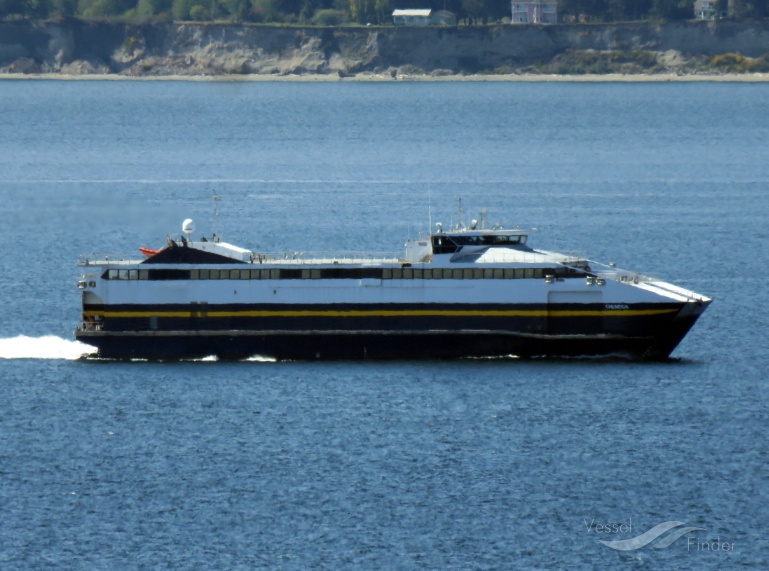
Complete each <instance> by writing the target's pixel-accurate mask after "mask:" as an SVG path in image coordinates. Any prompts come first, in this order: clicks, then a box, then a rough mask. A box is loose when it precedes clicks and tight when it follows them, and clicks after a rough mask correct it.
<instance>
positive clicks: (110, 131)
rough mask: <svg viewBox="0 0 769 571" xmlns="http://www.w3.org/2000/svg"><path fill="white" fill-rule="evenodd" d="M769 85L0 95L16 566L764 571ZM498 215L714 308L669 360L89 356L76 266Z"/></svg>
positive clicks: (113, 88)
mask: <svg viewBox="0 0 769 571" xmlns="http://www.w3.org/2000/svg"><path fill="white" fill-rule="evenodd" d="M768 98H769V85H766V84H741V83H740V84H737V83H674V84H625V83H622V84H611V83H605V84H604V83H600V84H566V83H553V84H550V83H394V82H393V83H386V84H368V83H365V84H364V83H328V84H326V83H324V84H300V83H247V82H246V83H244V82H189V83H187V82H130V81H126V82H112V81H109V82H100V81H85V82H80V81H77V82H75V81H72V82H61V81H4V82H2V83H0V104H1V108H2V110H3V113H2V121H0V237H1V238H2V241H3V243H4V248H3V254H2V255H1V256H0V292H2V293H1V294H0V295H2V302H3V303H2V308H3V309H2V313H0V315H2V317H1V318H0V372H1V373H2V374H1V375H0V515H1V516H2V517H0V566H1V567H2V568H3V569H40V568H51V569H108V568H109V569H132V568H174V569H214V568H218V569H342V568H344V569H594V568H643V569H652V568H668V569H671V568H675V569H726V568H744V569H760V568H766V567H767V566H768V565H769V561H767V560H768V559H769V557H768V556H767V553H769V540H767V538H766V533H765V530H766V529H767V528H768V527H769V515H768V514H769V512H767V510H766V506H767V505H769V477H768V476H767V464H768V462H769V445H767V439H766V428H767V423H768V422H769V414H768V411H767V402H768V401H769V398H768V397H769V394H768V392H769V391H768V390H767V388H768V381H767V375H766V371H767V370H768V369H769V358H767V334H766V331H767V330H768V327H767V325H769V319H767V313H766V305H767V300H768V299H769V295H767V293H766V283H767V278H768V277H769V276H768V275H767V274H768V273H769V271H768V270H767V268H768V267H769V263H768V262H769V255H768V254H767V244H768V243H769V240H768V238H769V231H768V230H769V224H768V223H767V217H768V215H769V196H767V183H768V182H769V165H768V164H767V160H766V148H767V142H768V141H769V114H767V113H766V101H767V99H768ZM214 193H215V194H216V195H217V196H218V197H219V200H218V201H216V207H217V208H218V216H217V215H215V213H214V206H215V203H214V200H213V199H212V195H213V194H214ZM459 198H461V199H462V203H461V204H462V207H463V210H462V211H460V208H459V202H458V199H459ZM484 208H486V209H488V215H487V219H488V221H489V223H491V224H493V223H495V222H501V223H503V224H504V225H506V226H516V225H520V226H521V227H524V228H530V229H531V236H530V243H531V244H532V245H533V246H535V247H542V248H546V249H552V250H557V251H565V252H574V253H578V254H581V255H587V256H588V257H590V258H592V259H597V260H600V261H603V262H612V261H613V262H616V263H617V265H618V266H620V267H624V268H629V269H633V270H637V271H641V272H643V273H646V274H648V275H653V276H657V277H660V278H663V279H666V280H669V281H671V282H673V283H676V284H678V285H681V286H683V287H687V288H690V289H693V290H694V291H697V292H700V293H703V294H705V295H708V296H712V297H714V298H715V301H714V303H713V305H712V306H711V307H710V308H709V309H708V311H707V312H706V313H705V314H704V315H703V317H702V318H701V319H700V321H699V322H698V323H697V324H696V325H695V327H694V329H693V330H692V331H691V332H690V334H689V335H688V336H687V337H686V338H685V339H684V341H683V342H682V343H681V345H680V346H679V347H678V349H677V350H676V351H675V352H674V353H673V358H672V359H671V360H670V361H669V362H665V363H648V364H647V363H628V362H614V361H611V362H604V361H590V360H587V361H586V360H566V361H558V360H556V361H547V360H545V361H538V360H534V361H526V360H518V359H513V358H510V359H499V360H465V361H456V362H385V363H383V362H360V363H303V362H289V363H276V362H269V361H267V362H265V360H264V359H260V358H259V357H258V356H255V358H254V359H251V360H249V361H247V362H241V363H219V362H210V361H205V362H187V363H176V364H171V363H160V364H158V363H146V362H133V363H116V362H93V361H82V360H78V357H79V356H80V355H81V354H83V353H84V352H87V351H88V347H87V346H83V345H81V344H78V343H76V342H75V341H74V340H73V336H72V332H73V330H74V328H75V326H76V324H77V322H78V318H79V303H80V292H79V290H77V287H76V280H77V276H78V272H77V268H76V265H75V263H76V260H77V258H78V256H79V255H87V254H91V253H100V254H103V255H110V256H116V257H120V256H130V257H135V256H137V255H138V248H139V247H140V246H147V247H159V246H162V245H163V244H164V243H165V236H166V235H167V234H178V233H179V232H180V229H181V222H182V221H183V220H184V219H185V218H193V219H194V220H195V222H196V225H197V228H198V235H201V234H205V235H208V236H210V235H211V233H213V232H214V231H216V232H217V233H218V234H219V235H220V236H222V238H223V239H224V240H227V241H229V242H232V243H235V244H238V245H241V246H244V247H248V248H250V249H255V250H259V251H265V252H277V253H280V252H289V253H294V252H302V253H305V254H312V253H324V252H326V253H333V252H357V253H389V254H394V253H399V252H401V251H402V246H403V243H404V242H405V240H406V239H408V238H410V237H411V238H415V237H417V236H419V235H420V233H423V235H424V233H425V232H427V231H428V228H429V226H430V224H432V225H434V224H435V223H436V222H442V223H443V224H444V226H449V225H453V224H456V223H457V222H458V221H459V220H462V221H464V222H469V221H470V220H471V219H473V218H475V219H480V212H481V210H482V209H484ZM666 522H672V523H669V524H668V525H667V526H666V527H667V528H669V529H668V530H667V531H664V530H663V531H664V533H663V531H660V529H661V528H656V526H658V525H660V524H665V523H666ZM676 522H677V523H676ZM655 528H656V530H655ZM649 530H654V531H652V533H651V536H653V537H652V539H653V541H650V542H649V543H647V544H644V541H645V540H644V539H643V537H645V538H646V539H649V537H650V536H643V537H642V538H639V539H636V540H635V543H632V544H631V545H630V546H629V547H628V546H627V545H625V549H624V550H621V549H617V548H616V547H618V544H612V543H611V542H614V541H622V540H632V539H633V538H638V537H639V536H642V534H644V533H645V532H647V531H649ZM675 534H680V537H679V538H678V539H676V538H675ZM602 541H604V542H606V543H602ZM642 544H643V545H642ZM725 546H726V547H725Z"/></svg>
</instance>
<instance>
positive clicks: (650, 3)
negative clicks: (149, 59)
mask: <svg viewBox="0 0 769 571" xmlns="http://www.w3.org/2000/svg"><path fill="white" fill-rule="evenodd" d="M727 1H728V2H729V5H730V13H731V14H732V15H733V17H735V18H737V19H750V18H763V17H767V16H769V0H717V5H718V9H719V10H720V11H723V12H726V5H727ZM510 4H511V3H510V0H0V20H2V19H5V20H19V19H48V18H53V19H57V18H71V17H78V18H87V19H93V18H98V19H107V20H128V21H132V20H133V21H135V20H137V19H139V20H142V19H145V20H146V19H160V20H172V19H173V20H196V21H227V22H259V23H278V24H301V25H317V26H338V25H344V24H353V25H354V24H362V25H366V24H376V25H390V24H392V16H391V14H392V11H393V9H395V8H432V9H433V10H434V11H438V10H444V9H445V10H449V11H451V12H453V13H455V14H456V15H457V17H458V19H459V22H460V23H462V24H488V23H492V22H503V21H509V18H510V11H511V6H510ZM693 6H694V0H558V14H559V18H560V20H561V21H564V22H625V21H638V20H648V19H652V20H688V19H691V18H692V17H693V14H694V7H693Z"/></svg>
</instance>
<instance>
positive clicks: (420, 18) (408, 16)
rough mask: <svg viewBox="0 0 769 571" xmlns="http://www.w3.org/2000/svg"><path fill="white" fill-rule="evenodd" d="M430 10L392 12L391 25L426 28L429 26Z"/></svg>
mask: <svg viewBox="0 0 769 571" xmlns="http://www.w3.org/2000/svg"><path fill="white" fill-rule="evenodd" d="M431 13H432V10H430V9H418V10H393V24H395V25H396V26H427V25H429V24H430V14H431Z"/></svg>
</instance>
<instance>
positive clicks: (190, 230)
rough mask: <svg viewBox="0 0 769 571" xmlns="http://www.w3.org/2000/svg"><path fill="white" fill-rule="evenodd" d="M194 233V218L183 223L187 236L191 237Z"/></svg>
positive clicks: (183, 230)
mask: <svg viewBox="0 0 769 571" xmlns="http://www.w3.org/2000/svg"><path fill="white" fill-rule="evenodd" d="M194 231H195V222H194V221H193V220H192V218H187V220H185V221H184V222H183V223H182V232H184V233H185V234H187V236H189V235H190V234H192V233H193V232H194Z"/></svg>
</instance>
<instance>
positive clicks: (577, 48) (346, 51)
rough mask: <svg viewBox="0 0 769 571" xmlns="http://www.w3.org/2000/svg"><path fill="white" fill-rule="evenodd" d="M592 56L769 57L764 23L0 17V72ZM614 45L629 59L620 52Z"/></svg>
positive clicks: (350, 69) (457, 70) (658, 64)
mask: <svg viewBox="0 0 769 571" xmlns="http://www.w3.org/2000/svg"><path fill="white" fill-rule="evenodd" d="M602 53H603V54H605V53H611V54H614V55H612V57H611V58H609V60H610V61H614V62H615V63H616V62H618V61H619V63H621V64H622V63H624V64H626V67H625V68H624V69H625V71H627V72H639V71H640V72H647V73H648V72H650V71H651V72H654V71H666V72H670V71H679V72H681V70H682V69H683V70H684V71H686V65H687V62H689V61H691V60H692V58H695V59H696V58H706V57H707V58H710V57H712V56H714V55H717V54H725V53H739V54H741V55H742V56H746V57H748V58H758V57H760V56H763V55H765V54H769V22H750V23H742V22H727V21H721V22H685V23H666V24H658V25H654V24H605V25H557V26H535V25H530V26H510V25H506V26H503V25H499V26H486V27H464V26H460V27H431V28H393V27H381V28H380V27H365V28H362V27H361V28H311V27H306V28H305V27H277V26H251V25H228V24H147V25H126V24H117V23H96V22H85V21H80V20H73V21H66V22H62V23H53V22H46V23H29V22H6V23H2V24H0V72H3V73H59V74H92V73H99V74H120V75H125V76H164V75H182V76H197V75H228V74H261V75H265V74H276V75H287V74H332V75H339V76H347V75H354V74H360V73H371V74H375V73H378V74H389V75H392V76H395V75H397V74H398V73H403V72H404V70H407V71H409V72H410V73H425V74H432V75H442V74H450V73H454V74H468V73H469V74H475V73H491V72H497V73H519V72H522V71H523V72H526V71H532V70H540V71H541V70H548V69H549V70H550V71H551V72H552V71H553V70H556V72H557V69H558V68H557V66H556V67H553V66H554V65H555V64H557V62H559V61H561V62H564V61H568V60H569V58H571V60H574V59H575V58H576V59H577V60H579V57H578V56H575V54H577V55H578V54H583V55H584V54H602ZM641 53H642V54H646V57H645V58H641V59H643V61H641V59H639V58H638V57H637V56H638V54H641ZM617 54H635V56H634V57H630V58H627V57H625V58H624V59H623V57H621V56H618V55H617ZM649 54H651V56H652V57H651V59H650V58H649ZM588 59H590V58H588ZM594 59H595V58H594V57H593V60H594ZM765 59H766V58H765ZM548 66H550V67H548ZM628 66H629V67H628ZM564 69H566V70H568V69H567V68H564ZM622 70H623V68H621V67H620V68H618V69H613V70H612V71H622ZM599 71H600V68H599Z"/></svg>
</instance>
